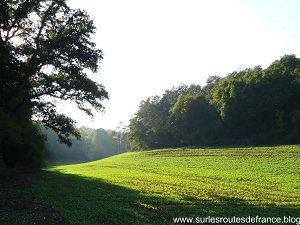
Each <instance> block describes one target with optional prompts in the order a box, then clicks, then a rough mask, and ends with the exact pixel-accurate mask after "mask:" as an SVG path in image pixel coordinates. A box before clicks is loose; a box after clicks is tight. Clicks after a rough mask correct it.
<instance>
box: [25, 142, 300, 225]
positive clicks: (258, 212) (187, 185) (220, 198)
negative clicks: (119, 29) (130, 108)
mask: <svg viewBox="0 0 300 225" xmlns="http://www.w3.org/2000/svg"><path fill="white" fill-rule="evenodd" d="M45 170H46V172H44V173H42V177H41V178H40V179H38V180H37V182H36V184H34V185H33V186H32V187H31V188H30V190H27V192H26V193H27V194H28V196H32V197H34V198H35V199H36V201H40V202H46V203H47V205H49V207H50V208H51V207H52V208H53V209H55V210H57V211H58V212H59V216H60V217H62V218H63V220H64V221H65V222H66V224H78V225H79V224H80V225H83V224H87V225H91V224H174V222H176V221H175V220H176V219H177V222H180V220H178V218H179V217H181V219H184V220H185V219H187V220H186V223H187V222H188V219H191V222H193V223H194V224H195V223H199V224H200V222H201V221H200V218H208V217H210V218H212V217H214V218H217V217H218V218H220V217H226V218H233V217H239V218H247V217H249V216H250V217H256V218H258V217H259V218H260V219H261V220H260V221H254V222H251V223H249V224H262V223H264V224H274V223H275V222H274V221H275V220H273V221H272V222H273V223H271V222H270V221H269V222H268V221H267V222H266V220H265V221H264V220H262V219H263V218H265V219H272V218H280V219H281V222H282V223H283V221H284V219H286V220H285V222H286V224H297V221H299V219H300V218H299V217H300V146H278V147H253V148H252V147H251V148H220V149H217V148H216V149H211V148H210V149H163V150H153V151H145V152H133V153H125V154H121V155H118V156H114V157H110V158H106V159H103V160H100V161H95V162H90V163H84V164H77V165H62V166H52V167H48V168H46V169H45ZM185 217H186V218H185ZM287 218H289V219H290V220H289V221H288V220H287ZM45 220H46V218H45ZM181 222H183V220H181ZM212 222H213V221H212V220H211V221H210V223H212ZM217 222H218V221H215V222H214V223H217ZM277 222H278V220H277ZM224 223H225V222H223V223H219V224H224ZM243 223H244V224H246V221H245V220H244V221H243V222H240V224H243ZM205 224H209V222H207V221H206V223H205ZM235 224H238V223H235Z"/></svg>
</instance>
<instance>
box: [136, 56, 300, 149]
mask: <svg viewBox="0 0 300 225" xmlns="http://www.w3.org/2000/svg"><path fill="white" fill-rule="evenodd" d="M174 90H176V88H173V90H171V91H166V93H172V94H173V101H169V102H168V104H166V103H165V102H164V101H163V99H164V97H165V95H164V96H163V97H162V98H160V97H159V96H156V97H152V98H149V99H148V100H147V101H144V102H142V103H141V105H140V108H139V111H138V112H137V113H136V117H135V118H133V119H132V120H131V123H130V140H131V142H132V143H134V145H135V146H139V147H140V148H143V147H144V148H145V147H147V148H150V149H153V148H161V147H172V146H189V145H202V146H207V145H234V144H235V145H236V144H238V145H241V144H280V143H299V142H300V133H299V110H300V99H299V96H300V59H299V58H297V57H296V56H295V55H285V56H283V57H281V59H280V60H276V61H275V62H273V63H272V64H271V65H270V66H269V67H268V68H266V69H264V70H263V69H262V68H261V67H260V66H256V67H254V68H252V69H251V68H247V69H244V70H240V71H234V72H232V73H231V74H228V76H226V77H224V78H222V79H221V78H220V77H218V76H211V77H209V78H208V79H207V85H206V86H205V87H203V88H201V87H199V86H198V87H197V86H196V85H191V86H190V87H185V88H184V89H181V90H184V91H182V92H180V93H179V92H176V91H174ZM157 124H158V125H157ZM162 131H164V132H162ZM166 133H167V134H168V135H165V134H166ZM162 140H163V141H162ZM153 143H154V144H153Z"/></svg>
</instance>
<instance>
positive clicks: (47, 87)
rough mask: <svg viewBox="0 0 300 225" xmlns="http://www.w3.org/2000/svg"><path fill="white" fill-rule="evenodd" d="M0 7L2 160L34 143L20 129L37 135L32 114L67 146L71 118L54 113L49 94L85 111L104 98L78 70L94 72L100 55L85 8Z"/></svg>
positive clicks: (58, 0)
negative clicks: (26, 138) (28, 141)
mask: <svg viewBox="0 0 300 225" xmlns="http://www.w3.org/2000/svg"><path fill="white" fill-rule="evenodd" d="M0 12H1V14H0V15H1V16H0V54H1V58H0V90H1V91H0V125H1V126H0V143H1V146H0V147H1V148H0V152H3V157H4V160H6V159H7V157H6V155H7V154H8V152H11V155H13V153H12V152H13V151H15V150H16V149H20V148H19V147H16V145H20V146H23V147H21V148H24V146H27V147H29V145H33V147H34V148H35V147H36V146H34V145H37V146H38V145H40V143H39V141H37V142H38V143H37V144H35V143H31V144H29V143H26V141H25V136H26V134H25V133H26V132H28V133H32V134H33V137H35V134H36V135H38V134H37V132H36V131H34V130H35V128H34V126H32V125H29V124H31V123H32V122H31V120H32V117H34V118H35V119H38V120H40V121H41V122H42V123H43V125H44V126H45V127H48V128H51V129H52V130H54V131H55V132H56V133H57V134H58V138H59V141H60V142H62V143H65V144H67V145H68V146H71V144H72V142H71V141H70V137H71V136H75V137H76V138H80V134H79V133H78V132H77V130H76V129H75V121H74V120H72V119H71V118H69V117H67V116H65V115H62V114H59V113H58V112H57V109H56V102H55V99H59V100H70V101H73V102H74V103H76V104H77V106H78V108H79V109H81V110H82V111H84V112H85V113H87V114H88V115H90V116H92V115H93V109H94V110H96V111H102V110H103V109H104V107H103V106H102V104H101V101H102V100H104V99H108V93H107V91H106V90H105V88H104V87H103V86H102V85H100V84H98V83H96V82H94V81H93V80H91V79H90V78H89V77H88V76H87V74H86V73H85V72H84V71H85V70H86V69H89V70H91V71H92V72H96V71H97V69H98V65H99V62H100V61H101V59H102V58H103V56H102V55H103V54H102V52H101V50H99V49H97V48H96V46H95V43H93V42H92V41H91V35H92V34H94V33H95V30H96V27H95V26H94V24H93V21H92V20H91V19H90V18H89V16H88V15H87V14H86V12H84V11H82V10H79V9H77V10H74V9H71V8H69V7H68V6H67V5H66V1H65V0H54V1H52V0H42V1H11V0H9V1H1V2H0ZM23 112H25V113H23ZM20 117H23V118H20ZM24 126H25V127H24ZM26 126H29V127H31V128H27V127H26ZM31 140H34V139H31ZM20 151H21V152H22V151H23V150H20ZM23 152H26V151H25V150H24V151H23ZM9 154H10V153H9ZM18 154H20V152H19V150H16V152H15V155H18ZM17 157H18V156H17ZM10 158H11V160H13V158H12V157H10ZM16 162H17V159H16ZM16 162H13V163H12V164H15V163H16ZM34 164H35V163H34Z"/></svg>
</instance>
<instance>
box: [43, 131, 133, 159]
mask: <svg viewBox="0 0 300 225" xmlns="http://www.w3.org/2000/svg"><path fill="white" fill-rule="evenodd" d="M78 131H79V132H80V133H81V140H78V139H76V138H75V137H72V139H71V141H72V142H73V145H72V146H71V147H68V146H67V145H65V144H62V143H60V142H59V141H58V137H57V134H56V133H55V132H54V131H53V130H51V129H46V128H42V133H43V134H44V135H45V136H46V137H47V140H46V142H45V154H46V157H45V158H46V160H48V161H59V162H63V161H68V162H87V161H93V160H98V159H102V158H106V157H109V156H113V155H116V154H119V153H122V152H125V151H127V150H128V145H126V143H124V142H121V143H119V139H118V136H119V135H124V134H123V133H121V132H118V131H110V130H104V129H101V128H99V129H91V128H87V127H80V128H79V129H78Z"/></svg>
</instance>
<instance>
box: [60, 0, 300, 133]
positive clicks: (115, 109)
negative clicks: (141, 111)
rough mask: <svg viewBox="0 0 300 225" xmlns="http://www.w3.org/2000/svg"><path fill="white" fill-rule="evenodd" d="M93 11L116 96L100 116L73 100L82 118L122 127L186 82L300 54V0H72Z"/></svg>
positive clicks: (106, 77) (65, 107) (103, 74)
mask: <svg viewBox="0 0 300 225" xmlns="http://www.w3.org/2000/svg"><path fill="white" fill-rule="evenodd" d="M69 5H70V6H71V7H72V8H81V9H84V10H86V11H87V12H88V14H89V15H90V16H91V18H92V19H93V20H94V22H95V25H96V27H97V34H96V35H95V36H94V41H95V42H96V44H97V47H98V48H100V49H101V50H102V51H103V52H104V60H103V61H102V62H101V64H100V69H99V71H98V73H97V74H90V77H91V78H92V79H93V80H95V81H97V82H99V83H101V84H103V85H104V86H105V87H106V90H107V91H108V92H109V94H110V100H109V101H105V102H103V105H104V106H105V107H106V110H105V114H97V115H96V117H95V119H94V120H91V119H90V118H89V117H88V116H86V115H84V113H82V112H80V111H79V110H75V109H74V107H73V106H72V105H71V104H69V103H65V104H62V105H60V107H59V108H60V110H62V111H63V112H64V113H66V114H67V115H69V116H71V117H72V118H73V119H75V120H77V121H78V125H84V126H88V127H92V128H105V129H115V128H116V126H117V124H118V123H119V122H120V121H124V122H125V123H127V122H128V120H129V119H130V118H131V117H132V116H134V113H135V112H137V110H138V107H139V103H140V102H141V101H142V100H146V99H147V97H150V96H153V95H156V94H158V95H162V94H163V93H164V91H165V90H167V89H171V88H172V86H178V85H180V84H187V85H189V84H200V85H205V81H206V79H207V77H208V76H211V75H218V76H221V77H224V76H226V75H227V74H228V73H230V72H233V71H235V70H238V69H241V68H247V67H253V66H255V65H261V66H262V67H263V68H265V67H267V66H268V65H270V64H271V63H272V62H273V61H274V60H276V59H279V58H280V56H282V55H284V54H290V53H293V54H296V56H298V57H300V13H299V12H300V1H299V0H151V1H150V0H126V1H124V0H84V1H83V0H69Z"/></svg>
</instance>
